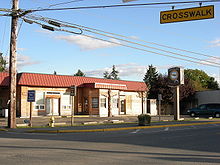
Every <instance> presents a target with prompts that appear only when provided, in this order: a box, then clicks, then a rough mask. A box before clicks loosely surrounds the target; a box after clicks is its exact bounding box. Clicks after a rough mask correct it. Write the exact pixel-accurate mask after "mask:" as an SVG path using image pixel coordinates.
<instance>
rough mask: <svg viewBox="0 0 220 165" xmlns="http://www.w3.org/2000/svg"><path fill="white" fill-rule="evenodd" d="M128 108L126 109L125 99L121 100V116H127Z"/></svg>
mask: <svg viewBox="0 0 220 165" xmlns="http://www.w3.org/2000/svg"><path fill="white" fill-rule="evenodd" d="M125 111H126V108H125V99H123V100H120V114H125Z"/></svg>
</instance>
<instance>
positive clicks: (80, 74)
mask: <svg viewBox="0 0 220 165" xmlns="http://www.w3.org/2000/svg"><path fill="white" fill-rule="evenodd" d="M74 76H80V77H85V76H86V75H85V73H83V72H82V71H81V70H80V69H78V71H77V72H76V73H75V74H74Z"/></svg>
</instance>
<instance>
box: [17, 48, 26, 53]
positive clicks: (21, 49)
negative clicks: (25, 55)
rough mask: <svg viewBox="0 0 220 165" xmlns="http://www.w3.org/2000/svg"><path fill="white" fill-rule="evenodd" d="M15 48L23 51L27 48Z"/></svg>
mask: <svg viewBox="0 0 220 165" xmlns="http://www.w3.org/2000/svg"><path fill="white" fill-rule="evenodd" d="M17 50H18V51H21V52H23V51H25V50H27V48H18V49H17Z"/></svg>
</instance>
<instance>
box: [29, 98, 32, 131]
mask: <svg viewBox="0 0 220 165" xmlns="http://www.w3.org/2000/svg"><path fill="white" fill-rule="evenodd" d="M29 126H30V127H32V102H30V123H29Z"/></svg>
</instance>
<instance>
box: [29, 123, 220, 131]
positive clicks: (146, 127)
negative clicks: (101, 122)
mask: <svg viewBox="0 0 220 165" xmlns="http://www.w3.org/2000/svg"><path fill="white" fill-rule="evenodd" d="M209 124H220V121H216V122H202V123H186V124H168V125H153V126H136V127H125V128H124V127H123V128H104V129H91V130H90V129H89V130H59V129H58V130H29V131H26V132H27V133H81V132H105V131H122V130H132V129H133V130H134V129H136V130H137V129H152V128H166V127H185V126H192V125H195V126H200V125H209Z"/></svg>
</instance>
